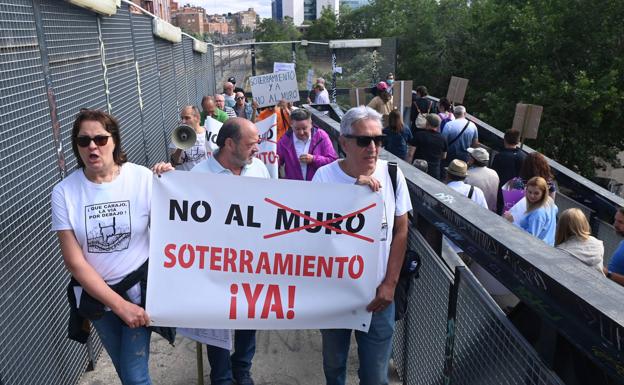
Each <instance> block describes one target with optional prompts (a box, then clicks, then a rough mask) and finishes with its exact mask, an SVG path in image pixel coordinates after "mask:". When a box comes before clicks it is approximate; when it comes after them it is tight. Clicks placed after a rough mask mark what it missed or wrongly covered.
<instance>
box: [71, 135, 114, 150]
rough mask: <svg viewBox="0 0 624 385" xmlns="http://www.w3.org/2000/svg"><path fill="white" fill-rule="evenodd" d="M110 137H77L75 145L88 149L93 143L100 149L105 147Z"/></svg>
mask: <svg viewBox="0 0 624 385" xmlns="http://www.w3.org/2000/svg"><path fill="white" fill-rule="evenodd" d="M110 137H111V135H96V136H94V137H93V138H92V137H90V136H77V137H76V144H78V145H79V146H80V147H89V145H90V144H91V141H93V142H95V145H96V146H98V147H102V146H106V143H108V138H110Z"/></svg>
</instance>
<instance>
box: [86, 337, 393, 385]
mask: <svg viewBox="0 0 624 385" xmlns="http://www.w3.org/2000/svg"><path fill="white" fill-rule="evenodd" d="M203 359H204V362H203V367H204V384H205V385H210V379H209V377H208V374H209V373H210V366H209V365H208V360H207V358H206V351H205V350H204V354H203ZM196 362H197V361H196V352H195V341H192V340H190V339H187V338H184V337H178V338H177V339H176V344H175V347H172V346H170V345H169V344H168V343H167V342H166V341H165V340H163V339H162V338H161V337H160V336H158V335H157V334H154V335H153V337H152V344H151V349H150V374H151V376H152V382H153V383H154V385H194V384H197V365H196ZM252 375H253V378H254V381H255V382H256V385H322V384H324V383H325V379H324V377H323V366H322V359H321V335H320V332H319V331H317V330H271V331H268V330H267V331H265V330H263V331H259V332H258V335H257V349H256V356H255V357H254V360H253V368H252ZM347 383H348V385H356V384H357V383H358V381H357V350H356V345H355V340H353V341H352V344H351V352H350V357H349V366H348V381H347ZM120 384H121V383H120V381H119V379H118V378H117V374H116V373H115V369H114V367H113V365H112V363H111V361H110V358H109V357H108V355H107V354H106V352H105V351H103V352H102V355H101V356H100V359H99V361H98V363H97V365H96V368H95V370H94V371H92V372H88V373H85V374H84V375H83V377H82V378H81V380H80V382H79V385H120ZM390 384H391V385H399V384H400V381H399V380H398V378H396V376H392V377H391V381H390Z"/></svg>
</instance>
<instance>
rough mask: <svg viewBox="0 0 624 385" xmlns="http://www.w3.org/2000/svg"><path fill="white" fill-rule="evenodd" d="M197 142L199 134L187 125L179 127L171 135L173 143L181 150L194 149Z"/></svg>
mask: <svg viewBox="0 0 624 385" xmlns="http://www.w3.org/2000/svg"><path fill="white" fill-rule="evenodd" d="M196 140H197V134H196V133H195V130H194V129H193V127H191V126H187V125H186V124H181V125H179V126H178V127H176V128H175V130H173V132H172V133H171V142H173V144H174V145H175V146H176V147H177V148H179V149H181V150H187V149H189V148H191V147H193V145H194V144H195V141H196Z"/></svg>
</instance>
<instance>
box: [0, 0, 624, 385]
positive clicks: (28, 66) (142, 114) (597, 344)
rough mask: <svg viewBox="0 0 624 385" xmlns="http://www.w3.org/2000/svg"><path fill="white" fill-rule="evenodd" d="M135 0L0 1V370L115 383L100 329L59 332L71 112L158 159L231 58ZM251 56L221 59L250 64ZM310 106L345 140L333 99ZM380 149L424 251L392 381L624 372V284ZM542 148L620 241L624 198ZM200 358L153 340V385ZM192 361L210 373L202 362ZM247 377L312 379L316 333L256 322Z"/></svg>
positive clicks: (567, 198) (15, 382)
mask: <svg viewBox="0 0 624 385" xmlns="http://www.w3.org/2000/svg"><path fill="white" fill-rule="evenodd" d="M129 3H130V2H129V1H126V0H123V1H122V2H121V7H120V8H118V9H117V12H116V13H115V14H114V15H112V16H105V15H99V14H95V13H93V12H91V11H89V10H86V9H83V8H79V7H76V6H73V5H70V4H69V3H68V2H66V1H63V0H13V1H1V0H0V31H2V33H1V34H0V101H1V103H0V154H1V156H2V159H3V163H2V165H0V175H2V179H1V180H0V198H1V201H2V203H3V204H2V206H1V207H0V223H1V226H0V250H1V252H0V330H1V331H2V335H1V336H0V384H6V385H22V384H23V385H70V384H76V383H79V382H80V383H81V384H84V385H86V384H114V383H115V382H114V381H116V379H115V376H114V374H110V375H107V374H106V373H110V364H108V366H107V364H106V362H107V361H106V358H105V357H103V356H104V355H103V354H101V353H102V349H101V345H100V343H99V341H98V340H97V338H96V337H95V336H92V337H91V340H90V341H89V343H88V344H86V345H79V344H77V343H75V342H71V341H69V340H67V339H66V338H65V335H66V325H67V324H66V322H67V315H68V307H67V304H66V298H65V286H66V284H67V281H68V279H69V277H68V274H67V272H66V271H65V269H64V267H63V265H62V258H61V255H60V251H59V247H58V243H57V240H56V237H55V235H54V234H52V233H50V232H49V224H50V205H49V201H50V199H49V197H50V192H51V189H52V187H53V186H54V185H55V184H56V183H58V181H59V180H60V179H61V178H63V177H64V176H66V175H67V173H68V172H71V170H73V169H74V168H75V165H76V160H75V158H74V155H73V153H72V150H71V145H70V132H71V124H72V121H73V118H74V116H75V114H76V112H77V111H79V109H80V108H84V107H87V108H97V109H103V110H107V111H110V112H111V113H112V114H113V115H115V116H116V117H117V118H118V119H119V120H120V123H121V126H122V130H123V131H122V134H123V143H124V146H125V150H126V152H127V153H128V155H129V160H130V161H132V162H134V163H138V164H143V165H152V164H154V163H156V162H158V161H162V160H165V159H166V158H167V156H166V148H167V143H168V140H169V135H170V131H171V130H172V129H173V128H174V127H175V126H176V124H177V122H178V112H179V109H180V108H181V107H182V106H184V105H187V104H195V105H198V104H199V102H200V100H201V98H202V96H204V95H212V94H214V93H215V92H216V91H217V88H218V87H217V84H218V82H219V81H220V80H221V78H222V76H217V72H218V71H219V68H221V71H222V72H223V71H224V68H225V64H224V63H225V61H224V60H226V59H225V57H224V56H223V55H221V54H222V53H223V52H222V51H221V52H220V53H221V54H220V55H219V56H220V61H217V60H216V58H215V52H216V51H217V50H218V47H215V46H210V45H209V46H207V48H206V47H203V46H202V45H201V44H200V45H198V44H197V43H194V40H193V39H192V38H191V37H190V36H188V35H182V36H181V41H180V42H171V41H167V40H164V39H162V38H159V37H156V36H155V35H154V33H153V16H152V15H149V14H147V13H145V12H143V11H141V10H138V9H134V10H132V11H131V9H130V8H129ZM204 48H205V49H204ZM245 57H246V56H244V55H243V56H240V55H238V54H236V53H234V54H233V55H232V56H231V57H229V59H227V60H229V62H228V63H234V62H236V63H234V64H236V65H238V66H240V68H243V67H245V66H246V65H247V63H246V62H245V61H246V60H247V59H245ZM252 59H253V60H255V56H254V57H252ZM334 60H335V57H334ZM217 62H218V63H219V65H218V66H216V65H215V63H217ZM254 63H255V61H254ZM221 75H222V74H221ZM237 76H238V77H240V76H241V75H238V74H237ZM434 100H435V99H434ZM303 108H307V109H309V110H310V111H311V112H312V116H313V120H314V122H315V123H316V124H317V125H318V126H320V127H321V128H323V129H324V130H326V131H327V132H328V133H329V134H330V136H331V137H332V138H333V141H334V144H335V146H336V147H337V148H338V143H337V140H336V139H337V135H338V127H339V122H340V119H341V116H342V113H343V110H342V109H341V107H339V106H337V105H335V104H330V105H319V106H310V105H306V106H304V107H303ZM470 118H471V119H472V120H473V121H474V122H475V123H476V124H477V126H478V129H479V138H480V141H482V142H483V143H484V144H485V145H486V146H487V148H488V150H489V151H491V152H492V153H495V152H496V151H498V150H500V149H501V148H502V133H501V132H500V131H499V130H497V129H496V128H494V127H491V126H489V125H488V124H487V123H485V122H482V121H480V120H479V119H477V118H476V117H470ZM524 149H525V151H527V152H531V151H533V150H532V149H531V148H529V147H526V146H525V147H524ZM338 150H340V149H339V148H338ZM383 157H385V158H386V159H391V160H395V161H397V162H398V164H399V167H401V169H402V171H403V173H404V174H405V176H406V178H407V181H408V186H409V192H410V197H411V200H412V205H413V207H414V212H413V216H412V217H411V218H410V230H409V231H410V233H409V234H410V236H409V243H410V246H411V247H412V248H413V249H415V250H417V251H418V252H419V253H420V255H421V256H422V258H423V266H422V269H421V272H420V278H418V279H415V280H414V281H413V285H412V288H411V291H410V297H409V311H408V315H407V317H406V318H405V319H404V320H403V321H400V322H399V323H398V325H397V332H396V335H395V340H394V347H393V350H394V352H393V357H394V366H395V371H394V376H395V379H394V381H395V382H394V383H395V384H398V383H404V384H410V385H411V384H563V383H565V384H621V383H624V329H623V328H624V305H623V304H622V301H621V298H622V294H623V293H624V288H622V287H620V286H618V285H617V284H615V283H614V282H612V281H610V280H607V279H605V278H604V277H601V276H600V275H599V273H598V272H596V271H594V270H592V269H589V268H583V267H579V266H580V265H579V264H576V263H572V262H571V261H570V257H568V256H566V255H564V254H562V253H561V252H559V251H557V250H555V249H553V248H551V247H549V246H547V245H545V244H544V243H543V242H541V241H539V240H537V239H535V238H532V237H531V236H530V235H528V234H527V233H524V232H522V231H520V230H518V229H516V228H515V227H513V226H511V225H510V224H509V223H508V222H506V221H505V220H504V219H502V218H500V217H498V216H496V215H495V214H493V213H491V212H489V211H484V210H482V209H481V208H479V207H476V206H475V205H473V204H472V203H471V202H470V201H468V200H466V198H464V197H463V196H460V195H458V194H457V193H456V192H455V191H453V190H451V189H449V188H447V187H446V186H445V185H443V184H441V183H440V182H438V181H436V180H434V179H432V178H431V177H429V176H428V175H426V174H424V173H422V172H420V171H419V170H417V169H415V168H414V167H412V166H411V165H409V164H407V163H405V162H403V161H401V160H398V159H395V158H394V157H393V156H392V155H391V154H388V153H383ZM549 162H550V165H551V167H552V169H553V171H554V172H555V177H556V180H557V182H558V183H559V186H560V191H561V193H558V194H557V205H558V206H559V208H560V210H563V209H566V208H569V207H579V208H581V209H582V210H583V211H584V212H585V213H586V215H587V216H588V218H590V223H591V225H592V230H593V233H594V234H595V235H596V237H597V238H599V239H601V240H603V241H604V243H605V262H607V261H608V257H609V256H610V255H611V253H612V251H613V249H614V248H615V246H616V245H617V243H618V242H619V241H620V240H621V239H620V238H619V237H618V236H617V235H616V234H615V232H614V230H613V228H612V227H611V225H610V222H611V221H612V217H613V214H614V213H615V210H616V207H618V206H624V200H622V198H619V197H617V196H615V195H613V194H611V193H610V192H608V191H606V190H605V189H603V188H601V187H599V186H597V185H596V184H594V183H592V182H591V181H589V180H587V179H585V178H583V177H581V176H579V175H577V174H575V173H573V172H572V171H570V170H569V169H567V168H565V167H563V166H562V165H560V164H558V163H557V162H556V160H552V159H551V160H549ZM443 235H445V236H446V237H448V238H450V239H452V240H453V242H455V243H456V244H458V245H459V246H460V247H462V249H464V250H465V251H466V252H467V254H468V255H469V256H470V257H471V258H472V259H473V260H475V261H477V262H478V263H479V264H480V265H481V266H483V267H484V268H485V269H486V270H487V271H488V272H489V273H490V274H491V275H493V276H494V277H495V278H496V279H497V280H499V281H500V282H502V283H503V284H504V285H505V286H506V287H507V288H508V289H509V290H511V291H512V292H513V293H514V294H515V295H516V296H517V297H518V298H519V299H520V300H521V305H520V306H519V307H518V308H517V309H518V310H517V311H515V312H512V313H510V314H505V313H504V312H503V311H501V310H500V308H499V307H498V306H497V305H496V303H495V302H494V301H493V299H492V298H491V297H490V296H489V295H488V294H487V292H486V291H485V290H484V288H483V287H482V286H481V284H480V283H479V281H478V280H476V279H475V277H474V275H473V274H472V273H471V271H470V269H469V268H467V267H466V266H465V265H464V263H463V262H462V260H461V259H459V258H458V257H457V256H456V255H455V254H453V253H451V252H449V251H448V250H447V249H446V248H444V245H443V241H442V238H443ZM352 353H353V352H352ZM352 358H354V359H353V360H351V361H352V364H351V366H350V379H351V380H350V381H351V382H350V383H356V382H355V380H354V378H355V371H354V370H355V363H354V360H355V355H353V354H352ZM204 359H205V358H204ZM196 363H197V359H196V352H195V345H194V343H192V342H190V341H189V340H179V341H178V344H177V346H176V348H175V349H173V348H170V347H169V346H168V345H166V344H164V343H163V341H160V340H156V342H155V343H154V347H153V351H152V368H153V372H154V373H155V377H154V378H155V383H156V384H191V383H196V381H198V379H199V378H198V375H197V373H198V370H197V369H198V368H197V365H196ZM107 367H108V370H107ZM93 368H95V369H96V370H95V371H90V372H87V373H86V374H85V371H86V370H89V369H93ZM202 369H203V370H204V377H206V379H207V376H206V375H207V373H208V367H207V364H205V365H203V366H202ZM253 374H254V376H255V377H256V378H257V379H258V381H257V383H260V384H277V385H281V384H289V385H291V384H302V385H303V384H309V385H316V384H321V383H323V377H322V368H321V363H320V338H319V335H318V332H317V331H289V332H285V331H284V332H282V331H270V332H262V333H260V334H259V347H258V356H257V360H255V363H254V369H253ZM81 378H82V379H81Z"/></svg>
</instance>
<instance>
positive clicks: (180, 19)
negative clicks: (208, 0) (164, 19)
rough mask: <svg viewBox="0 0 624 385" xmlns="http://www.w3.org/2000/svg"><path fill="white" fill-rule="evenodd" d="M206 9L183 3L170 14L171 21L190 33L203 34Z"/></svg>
mask: <svg viewBox="0 0 624 385" xmlns="http://www.w3.org/2000/svg"><path fill="white" fill-rule="evenodd" d="M205 22H206V10H205V9H204V8H202V7H192V6H190V5H185V6H184V7H182V8H178V11H177V12H176V13H174V14H173V15H172V16H171V23H172V24H173V25H176V26H178V27H180V28H182V30H184V31H186V32H191V33H198V34H200V35H203V34H204V32H205V31H204V24H205Z"/></svg>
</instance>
